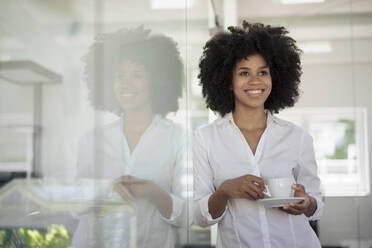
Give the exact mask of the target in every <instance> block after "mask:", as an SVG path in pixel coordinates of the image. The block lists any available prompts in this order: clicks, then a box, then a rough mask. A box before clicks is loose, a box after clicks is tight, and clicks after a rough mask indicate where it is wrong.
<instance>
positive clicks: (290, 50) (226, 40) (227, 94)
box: [198, 21, 302, 116]
mask: <svg viewBox="0 0 372 248" xmlns="http://www.w3.org/2000/svg"><path fill="white" fill-rule="evenodd" d="M228 30H229V31H230V32H220V33H218V34H216V35H215V36H214V37H212V38H211V39H210V40H209V41H207V43H206V45H205V46H204V50H203V55H202V57H201V58H200V63H199V68H200V73H199V75H198V78H199V79H200V85H201V86H202V92H203V96H204V98H205V99H206V103H207V107H208V108H210V109H211V110H213V111H216V112H218V113H219V114H220V115H221V116H224V115H225V114H227V113H230V112H231V111H233V110H234V106H235V104H234V93H233V91H231V87H232V78H233V70H234V68H235V66H236V63H237V62H239V61H240V60H242V59H244V58H246V57H248V56H250V55H254V54H260V55H261V56H262V57H263V58H264V59H265V61H266V63H267V64H268V66H269V68H270V74H271V78H272V90H271V93H270V95H269V97H268V98H267V99H266V101H265V109H267V110H268V111H270V112H271V113H273V112H274V113H278V112H279V110H281V109H284V108H286V107H291V106H293V105H294V104H295V102H296V101H297V99H298V96H299V88H298V85H299V83H300V77H301V74H302V71H301V61H300V55H301V50H300V49H299V48H297V46H296V41H295V40H294V39H293V38H291V37H289V36H287V34H288V31H287V30H286V29H285V28H284V27H272V26H270V25H264V24H261V23H253V24H251V23H248V22H246V21H243V27H229V28H228Z"/></svg>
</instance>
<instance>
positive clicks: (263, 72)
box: [259, 71, 269, 76]
mask: <svg viewBox="0 0 372 248" xmlns="http://www.w3.org/2000/svg"><path fill="white" fill-rule="evenodd" d="M268 74H269V72H268V71H260V72H259V75H260V76H266V75H268Z"/></svg>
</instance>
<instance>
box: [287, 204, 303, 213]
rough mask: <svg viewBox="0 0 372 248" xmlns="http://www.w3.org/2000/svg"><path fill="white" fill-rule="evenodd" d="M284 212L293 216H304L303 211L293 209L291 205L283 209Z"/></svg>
mask: <svg viewBox="0 0 372 248" xmlns="http://www.w3.org/2000/svg"><path fill="white" fill-rule="evenodd" d="M283 210H284V211H285V212H287V213H289V214H293V215H300V214H303V211H301V210H297V209H295V208H293V207H291V206H290V205H286V206H284V207H283Z"/></svg>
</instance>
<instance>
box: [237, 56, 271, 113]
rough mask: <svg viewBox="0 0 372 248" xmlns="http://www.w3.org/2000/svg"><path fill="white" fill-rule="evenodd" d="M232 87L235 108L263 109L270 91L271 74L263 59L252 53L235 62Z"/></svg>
mask: <svg viewBox="0 0 372 248" xmlns="http://www.w3.org/2000/svg"><path fill="white" fill-rule="evenodd" d="M232 81H233V82H232V87H233V91H234V99H235V108H250V109H257V108H262V110H263V109H264V104H265V101H266V99H267V98H268V97H269V95H270V92H271V86H272V84H271V75H270V68H269V67H268V65H267V63H266V61H265V59H264V58H263V57H262V56H261V55H259V54H254V55H251V56H248V57H246V58H245V59H242V60H240V61H238V62H237V63H236V66H235V68H234V71H233V80H232Z"/></svg>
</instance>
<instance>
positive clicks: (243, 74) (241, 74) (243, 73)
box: [239, 71, 248, 76]
mask: <svg viewBox="0 0 372 248" xmlns="http://www.w3.org/2000/svg"><path fill="white" fill-rule="evenodd" d="M239 75H240V76H248V72H247V71H241V72H240V73H239Z"/></svg>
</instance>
